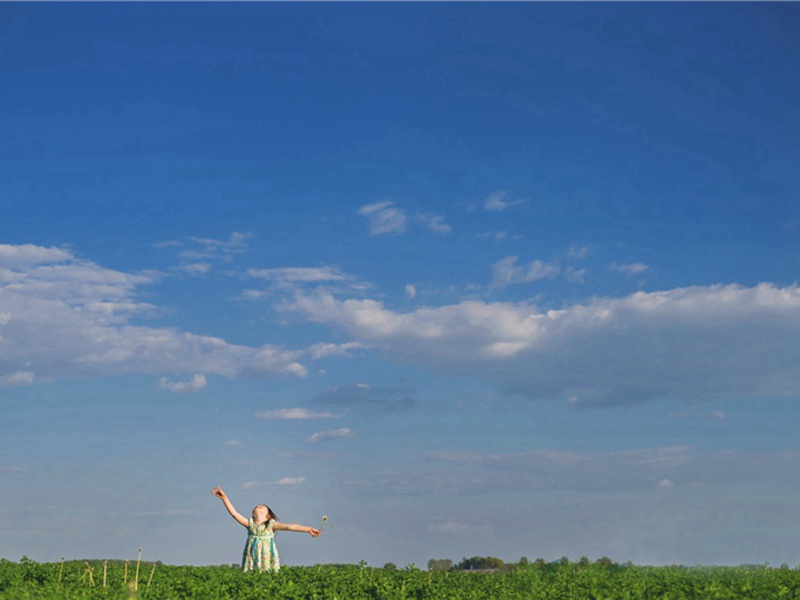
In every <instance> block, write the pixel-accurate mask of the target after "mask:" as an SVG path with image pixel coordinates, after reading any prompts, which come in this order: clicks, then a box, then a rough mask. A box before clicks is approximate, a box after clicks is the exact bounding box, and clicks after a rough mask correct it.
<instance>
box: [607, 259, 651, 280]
mask: <svg viewBox="0 0 800 600" xmlns="http://www.w3.org/2000/svg"><path fill="white" fill-rule="evenodd" d="M608 268H609V270H611V271H617V272H619V273H624V274H625V275H628V276H629V277H633V276H635V275H641V274H642V273H644V272H645V271H647V270H649V269H650V267H648V266H647V265H646V264H644V263H640V262H635V263H629V264H624V265H621V264H618V263H612V264H611V265H610V266H609V267H608Z"/></svg>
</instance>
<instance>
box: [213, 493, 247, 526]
mask: <svg viewBox="0 0 800 600" xmlns="http://www.w3.org/2000/svg"><path fill="white" fill-rule="evenodd" d="M211 493H212V494H214V495H215V496H216V497H217V498H219V499H220V500H222V503H223V504H224V505H225V508H227V509H228V512H229V513H230V514H231V516H232V517H233V518H234V519H236V522H237V523H239V525H242V526H243V527H247V519H245V518H244V517H243V516H242V515H240V514H239V513H238V512H236V509H235V508H233V504H231V501H230V499H228V496H227V495H226V494H225V492H223V491H222V488H220V487H219V486H217V487H215V488H214V489H212V490H211Z"/></svg>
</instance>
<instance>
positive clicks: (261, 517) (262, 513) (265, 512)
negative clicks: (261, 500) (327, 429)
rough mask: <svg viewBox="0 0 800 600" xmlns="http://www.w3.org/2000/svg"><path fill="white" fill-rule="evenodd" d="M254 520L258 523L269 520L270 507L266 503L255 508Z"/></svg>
mask: <svg viewBox="0 0 800 600" xmlns="http://www.w3.org/2000/svg"><path fill="white" fill-rule="evenodd" d="M253 520H254V521H255V522H257V523H263V522H264V521H269V508H267V505H266V504H259V505H258V506H256V507H255V508H254V509H253Z"/></svg>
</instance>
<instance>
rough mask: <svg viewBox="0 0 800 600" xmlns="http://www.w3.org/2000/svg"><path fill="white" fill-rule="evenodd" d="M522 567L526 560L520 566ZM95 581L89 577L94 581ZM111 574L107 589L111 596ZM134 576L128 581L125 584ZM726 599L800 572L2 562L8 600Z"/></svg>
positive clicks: (777, 587) (797, 595) (782, 588)
mask: <svg viewBox="0 0 800 600" xmlns="http://www.w3.org/2000/svg"><path fill="white" fill-rule="evenodd" d="M521 562H522V561H521ZM90 573H91V577H90V576H89V574H90ZM104 573H105V587H103V580H104ZM126 573H127V575H126ZM131 598H136V599H137V600H152V599H159V600H189V599H195V598H209V599H212V600H228V599H230V600H234V599H235V600H256V599H258V600H261V599H263V598H282V599H286V600H327V599H331V600H333V599H339V600H345V599H346V600H406V599H409V600H411V599H430V600H462V599H463V600H484V599H485V598H500V599H510V600H515V599H520V600H521V599H525V600H553V599H560V600H589V599H592V600H645V599H647V600H689V599H700V598H702V599H703V600H723V599H724V600H728V599H754V600H755V599H758V600H763V599H770V600H773V599H775V600H778V599H796V600H797V599H800V571H798V570H796V569H788V568H779V569H774V568H771V567H769V566H761V567H760V568H739V567H707V568H703V567H693V568H689V567H679V566H674V567H642V566H634V565H616V564H613V563H612V562H611V561H610V560H608V559H605V560H603V562H601V561H597V562H594V563H591V562H589V561H579V562H573V563H570V562H569V561H567V563H566V564H562V561H556V562H553V563H545V562H544V561H536V562H534V563H529V564H528V565H526V566H520V565H519V564H516V565H515V568H513V569H510V570H505V571H502V572H476V571H474V570H473V571H472V572H469V571H420V570H418V569H403V570H387V569H376V568H374V567H368V566H367V567H365V566H363V565H337V566H331V565H318V566H315V567H284V568H282V569H281V571H280V572H278V573H275V574H258V573H242V572H241V570H240V569H238V568H234V567H231V566H228V565H226V566H220V567H188V566H170V565H160V564H158V565H157V564H155V563H142V564H141V566H140V569H139V579H138V581H137V580H135V568H134V563H133V562H131V564H130V565H128V568H127V571H126V565H125V564H124V563H123V562H119V561H68V562H64V563H41V564H40V563H36V562H34V561H31V560H30V559H27V558H25V559H23V560H21V561H20V562H18V563H15V562H10V561H7V560H0V599H1V600H11V599H13V600H34V599H36V600H67V599H68V600H95V599H97V600H117V599H119V600H130V599H131Z"/></svg>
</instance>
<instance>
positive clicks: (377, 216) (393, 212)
mask: <svg viewBox="0 0 800 600" xmlns="http://www.w3.org/2000/svg"><path fill="white" fill-rule="evenodd" d="M358 214H360V215H361V216H363V217H366V218H367V221H368V222H369V234H370V235H373V236H375V235H386V234H398V233H403V232H404V231H405V230H406V226H407V223H408V218H407V217H406V213H405V211H403V210H402V209H399V208H397V207H396V206H395V205H394V202H390V201H384V202H375V203H374V204H366V205H364V206H362V207H361V208H359V209H358Z"/></svg>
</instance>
